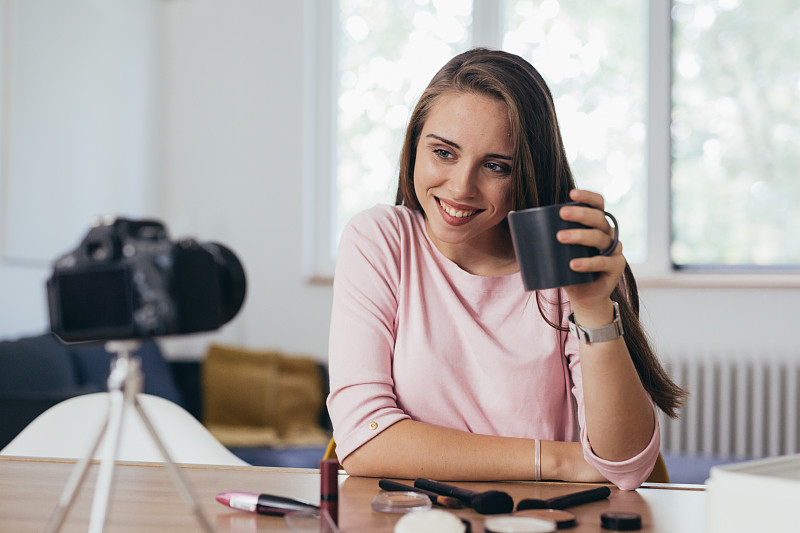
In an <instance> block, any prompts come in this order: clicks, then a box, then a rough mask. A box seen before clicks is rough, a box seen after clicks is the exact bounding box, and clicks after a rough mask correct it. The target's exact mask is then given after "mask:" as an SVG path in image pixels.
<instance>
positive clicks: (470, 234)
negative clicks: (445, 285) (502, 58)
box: [414, 93, 513, 270]
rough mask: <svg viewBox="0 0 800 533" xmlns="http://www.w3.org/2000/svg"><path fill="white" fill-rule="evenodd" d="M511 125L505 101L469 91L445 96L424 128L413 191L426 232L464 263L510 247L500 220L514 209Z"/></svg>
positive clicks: (503, 252) (446, 252) (500, 253)
mask: <svg viewBox="0 0 800 533" xmlns="http://www.w3.org/2000/svg"><path fill="white" fill-rule="evenodd" d="M510 133H511V129H510V124H509V119H508V112H507V108H506V105H505V103H504V102H502V101H500V100H497V99H494V98H490V97H488V96H483V95H477V94H471V93H452V94H445V95H443V96H441V97H439V99H438V100H437V102H436V103H435V104H434V105H433V108H432V109H431V111H430V113H429V115H428V118H427V120H426V121H425V124H424V126H423V128H422V132H421V134H420V138H419V142H418V144H417V154H416V161H415V164H414V191H415V192H416V195H417V199H418V200H419V203H420V205H421V206H422V209H423V211H424V212H425V217H426V225H427V230H428V235H430V237H431V239H432V240H433V242H434V243H435V244H436V246H437V247H438V248H439V250H440V251H441V252H442V253H443V254H444V255H445V256H447V257H448V258H450V259H451V260H453V261H455V262H456V263H458V264H459V265H461V266H462V268H465V267H464V265H463V264H461V262H460V261H461V260H467V261H468V260H469V259H470V258H471V257H474V256H475V255H476V254H478V255H480V254H484V255H486V254H488V255H490V256H494V257H507V256H508V253H509V252H510V251H511V250H510V246H511V245H510V240H509V237H508V230H507V226H506V225H505V224H502V223H503V221H504V220H505V218H506V215H507V214H508V212H509V210H510V209H511V201H510V191H511V167H512V164H513V161H512V155H513V143H512V141H511V135H510ZM465 254H466V257H465ZM467 270H469V269H467Z"/></svg>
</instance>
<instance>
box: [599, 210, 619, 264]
mask: <svg viewBox="0 0 800 533" xmlns="http://www.w3.org/2000/svg"><path fill="white" fill-rule="evenodd" d="M603 213H605V215H606V216H607V217H608V218H610V219H611V221H612V222H614V240H613V241H611V245H610V246H609V247H608V248H606V249H605V250H603V251H602V252H600V255H611V254H613V253H614V250H616V249H617V245H618V244H619V224H617V219H616V218H614V215H612V214H611V213H609V212H608V211H603Z"/></svg>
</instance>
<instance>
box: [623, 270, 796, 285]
mask: <svg viewBox="0 0 800 533" xmlns="http://www.w3.org/2000/svg"><path fill="white" fill-rule="evenodd" d="M634 275H635V276H636V284H637V286H638V287H639V288H655V289H664V288H683V287H685V288H700V289H702V288H708V289H777V288H800V272H798V273H786V272H753V273H744V272H735V273H733V272H720V271H716V272H697V271H673V272H669V273H664V274H655V273H653V274H646V273H637V272H636V268H635V266H634Z"/></svg>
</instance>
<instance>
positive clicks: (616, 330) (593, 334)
mask: <svg viewBox="0 0 800 533" xmlns="http://www.w3.org/2000/svg"><path fill="white" fill-rule="evenodd" d="M613 303H614V320H612V321H611V323H610V324H606V325H605V326H600V327H599V328H585V327H583V326H581V325H580V324H578V323H577V322H575V313H570V315H569V318H568V320H569V331H570V333H572V334H573V335H575V336H576V337H578V338H579V339H583V340H585V341H586V344H591V343H593V342H606V341H613V340H614V339H618V338H620V337H622V335H624V333H625V332H624V331H623V330H622V320H620V317H619V304H618V303H617V302H613Z"/></svg>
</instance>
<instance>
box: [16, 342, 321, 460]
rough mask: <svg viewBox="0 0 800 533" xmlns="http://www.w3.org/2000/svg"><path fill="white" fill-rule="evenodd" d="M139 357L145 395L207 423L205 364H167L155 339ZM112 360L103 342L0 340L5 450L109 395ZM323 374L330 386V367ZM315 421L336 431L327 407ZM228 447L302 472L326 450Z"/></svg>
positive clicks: (250, 457) (245, 457)
mask: <svg viewBox="0 0 800 533" xmlns="http://www.w3.org/2000/svg"><path fill="white" fill-rule="evenodd" d="M134 355H135V356H136V357H138V358H140V360H141V362H142V371H143V373H144V385H143V392H145V393H147V394H152V395H155V396H160V397H162V398H166V399H168V400H170V401H172V402H174V403H176V404H178V405H180V406H181V407H183V408H184V409H186V410H187V411H189V412H190V413H191V414H192V415H194V416H195V417H196V418H197V419H198V420H199V421H201V422H203V421H204V420H203V403H204V400H203V396H204V393H203V379H202V374H203V362H202V361H198V360H189V361H187V360H180V361H167V360H166V359H165V358H164V355H163V353H162V351H161V349H160V348H159V345H158V343H157V342H156V341H154V340H142V342H141V345H140V347H139V349H138V350H137V351H136V352H135V354H134ZM111 360H112V356H111V355H110V354H109V353H108V352H107V351H106V350H105V347H104V345H103V344H102V343H80V344H64V343H62V342H61V341H60V340H59V339H58V338H57V337H56V336H54V335H53V334H51V333H42V334H40V335H35V336H29V337H22V338H17V339H12V340H4V341H0V449H2V448H4V447H5V446H6V445H7V444H8V443H9V442H11V440H12V439H13V438H14V437H15V436H16V435H17V434H18V433H19V432H20V431H21V430H22V429H23V428H25V426H27V425H28V424H29V423H30V422H31V421H32V420H33V419H34V418H36V417H37V416H38V415H39V414H41V413H43V412H44V411H46V410H47V409H48V408H50V407H51V406H53V405H55V404H57V403H59V402H61V401H63V400H66V399H68V398H72V397H74V396H78V395H81V394H88V393H92V392H102V391H105V390H107V385H106V381H107V379H108V374H109V371H110V364H111ZM319 372H321V375H322V376H324V378H323V379H322V380H321V381H320V383H321V384H322V385H321V386H323V387H324V386H325V384H326V383H327V374H326V369H325V367H324V365H319ZM325 393H326V391H325V390H323V391H321V392H320V395H321V396H324V394H325ZM314 416H317V417H318V420H319V425H320V427H322V428H324V429H329V428H330V422H329V420H328V418H327V412H326V411H325V410H324V405H323V406H321V407H320V411H319V413H314ZM228 447H229V448H230V449H231V451H233V453H235V454H236V455H237V456H239V457H240V458H242V459H243V460H245V461H247V462H248V463H250V464H252V465H255V466H285V467H297V468H316V467H317V466H318V465H319V461H320V459H321V458H322V455H323V454H324V451H325V447H324V446H322V445H311V446H265V445H254V446H228Z"/></svg>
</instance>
